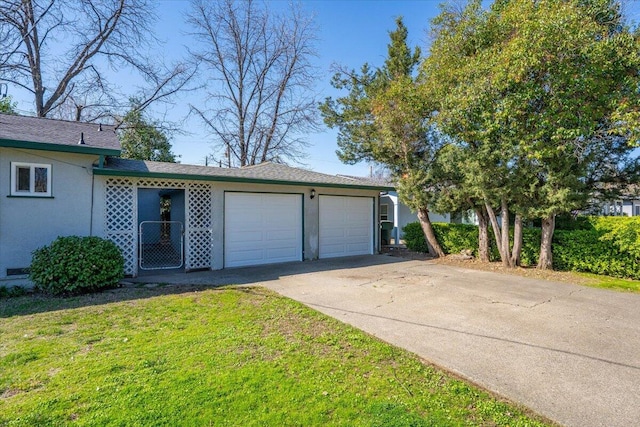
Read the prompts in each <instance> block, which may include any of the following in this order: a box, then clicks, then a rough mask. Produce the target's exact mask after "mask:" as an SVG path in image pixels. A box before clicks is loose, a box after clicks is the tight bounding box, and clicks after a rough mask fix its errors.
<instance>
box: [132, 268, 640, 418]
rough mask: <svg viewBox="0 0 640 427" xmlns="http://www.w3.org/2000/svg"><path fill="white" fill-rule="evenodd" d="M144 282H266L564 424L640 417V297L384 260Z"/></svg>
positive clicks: (169, 278) (516, 277)
mask: <svg viewBox="0 0 640 427" xmlns="http://www.w3.org/2000/svg"><path fill="white" fill-rule="evenodd" d="M139 280H140V281H144V282H152V281H159V282H174V283H193V284H227V283H228V284H251V285H259V286H265V287H267V288H270V289H273V290H274V291H277V292H279V293H280V294H282V295H285V296H287V297H290V298H293V299H295V300H298V301H300V302H302V303H304V304H306V305H308V306H310V307H312V308H314V309H316V310H319V311H321V312H323V313H326V314H328V315H330V316H333V317H335V318H337V319H340V320H341V321H344V322H346V323H349V324H351V325H353V326H355V327H358V328H360V329H362V330H364V331H366V332H368V333H370V334H372V335H375V336H377V337H379V338H381V339H383V340H385V341H387V342H389V343H392V344H394V345H397V346H399V347H403V348H405V349H407V350H409V351H412V352H414V353H416V354H418V355H419V356H421V357H422V358H424V359H426V360H429V361H431V362H433V363H435V364H437V365H440V366H443V367H444V368H446V369H448V370H451V371H453V372H455V373H457V374H459V375H461V376H463V377H465V378H468V379H469V380H471V381H472V382H474V383H477V384H479V385H481V386H483V387H485V388H487V389H489V390H491V391H493V392H495V393H498V394H500V395H502V396H505V397H507V398H509V399H511V400H513V401H516V402H519V403H521V404H523V405H525V406H527V407H529V408H531V409H533V410H534V411H536V412H538V413H540V414H542V415H544V416H546V417H548V418H550V419H552V420H555V421H557V422H559V423H561V424H563V425H567V426H576V427H577V426H581V427H582V426H609V427H613V426H625V427H627V426H636V425H640V404H638V397H639V396H640V295H637V294H627V293H618V292H612V291H605V290H599V289H591V288H586V287H581V286H577V285H570V284H564V283H554V282H546V281H541V280H533V279H528V278H522V277H518V276H509V275H501V274H497V273H490V272H482V271H475V270H468V269H462V268H456V267H450V266H445V265H438V264H435V263H432V262H429V261H407V260H403V259H400V258H394V257H389V256H368V257H356V258H348V259H338V260H326V261H314V262H304V263H295V264H283V265H278V266H268V267H255V268H245V269H233V270H223V271H220V272H206V273H191V274H187V275H184V274H181V275H175V276H174V275H171V276H165V277H162V278H160V277H143V278H140V279H139Z"/></svg>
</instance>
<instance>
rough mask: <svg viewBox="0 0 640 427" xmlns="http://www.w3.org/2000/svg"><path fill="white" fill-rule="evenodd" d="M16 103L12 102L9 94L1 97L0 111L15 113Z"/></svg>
mask: <svg viewBox="0 0 640 427" xmlns="http://www.w3.org/2000/svg"><path fill="white" fill-rule="evenodd" d="M16 105H17V103H15V102H13V99H12V98H11V97H10V96H5V97H2V98H0V113H4V114H17V113H16Z"/></svg>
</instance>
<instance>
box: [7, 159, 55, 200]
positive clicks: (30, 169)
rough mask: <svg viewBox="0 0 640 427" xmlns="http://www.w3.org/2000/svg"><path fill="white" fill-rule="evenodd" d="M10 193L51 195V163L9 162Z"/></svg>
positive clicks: (36, 195) (39, 195)
mask: <svg viewBox="0 0 640 427" xmlns="http://www.w3.org/2000/svg"><path fill="white" fill-rule="evenodd" d="M11 195H12V196H31V197H51V165H45V164H39V163H16V162H11Z"/></svg>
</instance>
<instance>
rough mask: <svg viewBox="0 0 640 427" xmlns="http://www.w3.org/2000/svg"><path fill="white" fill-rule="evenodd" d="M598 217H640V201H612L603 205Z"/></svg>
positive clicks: (633, 199)
mask: <svg viewBox="0 0 640 427" xmlns="http://www.w3.org/2000/svg"><path fill="white" fill-rule="evenodd" d="M597 214H598V215H611V216H640V199H638V198H623V199H618V200H611V201H609V202H605V203H603V204H602V205H601V207H600V210H599V211H598V212H597Z"/></svg>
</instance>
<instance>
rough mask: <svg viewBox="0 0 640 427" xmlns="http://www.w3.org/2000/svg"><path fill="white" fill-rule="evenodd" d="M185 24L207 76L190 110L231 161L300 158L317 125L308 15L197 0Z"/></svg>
mask: <svg viewBox="0 0 640 427" xmlns="http://www.w3.org/2000/svg"><path fill="white" fill-rule="evenodd" d="M188 22H189V24H190V25H191V26H192V28H193V29H194V30H193V32H192V35H193V36H194V37H195V38H196V39H197V40H198V41H199V42H200V44H199V45H198V47H195V48H194V49H193V50H192V52H191V53H192V55H193V57H194V59H195V60H196V61H197V62H198V63H199V64H201V65H200V66H201V68H204V73H205V74H204V75H203V78H204V79H205V80H206V81H207V82H208V84H207V99H206V102H205V105H203V106H193V105H192V111H193V112H194V113H195V114H196V115H197V116H199V117H200V118H201V119H202V120H203V122H204V123H205V124H206V126H207V127H208V129H209V130H210V131H211V134H212V135H213V136H214V138H215V139H216V142H217V144H218V149H221V150H223V153H224V155H225V156H226V157H227V160H228V165H229V166H245V165H253V164H257V163H261V162H264V161H276V162H285V161H299V160H300V159H301V158H303V157H304V149H305V148H306V147H307V145H308V142H307V141H306V139H305V136H306V134H307V133H308V132H309V131H312V130H314V129H315V128H316V126H317V112H316V110H317V107H316V105H317V101H316V99H315V97H314V93H313V85H314V83H315V81H316V80H317V79H316V69H315V68H314V67H313V66H312V64H311V62H310V60H311V58H312V57H314V56H315V51H314V42H315V29H314V26H313V20H312V19H310V18H308V17H307V16H305V15H304V14H303V13H302V10H301V9H300V7H298V6H296V5H291V6H290V8H289V9H288V11H287V13H284V14H282V15H276V14H272V13H271V11H269V10H268V9H267V7H266V5H265V4H262V3H261V4H257V3H256V2H253V1H251V0H248V1H237V2H236V1H233V0H221V1H217V2H209V1H206V0H194V1H193V3H192V10H191V13H190V15H189V17H188Z"/></svg>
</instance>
